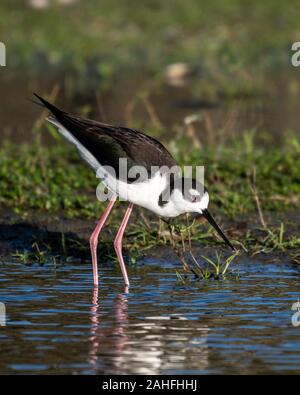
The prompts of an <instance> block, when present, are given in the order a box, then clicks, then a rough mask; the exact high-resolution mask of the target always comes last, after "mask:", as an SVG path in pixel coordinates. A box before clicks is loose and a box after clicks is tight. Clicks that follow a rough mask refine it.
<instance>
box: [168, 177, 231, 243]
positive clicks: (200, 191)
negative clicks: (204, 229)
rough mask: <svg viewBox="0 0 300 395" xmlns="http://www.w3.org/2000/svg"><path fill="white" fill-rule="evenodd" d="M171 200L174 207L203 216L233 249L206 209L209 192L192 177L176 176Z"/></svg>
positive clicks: (182, 211)
mask: <svg viewBox="0 0 300 395" xmlns="http://www.w3.org/2000/svg"><path fill="white" fill-rule="evenodd" d="M171 201H172V203H173V205H174V206H175V207H176V209H177V210H178V211H179V212H181V213H182V214H183V213H193V214H194V215H195V216H196V217H204V218H205V219H206V220H207V221H208V222H209V223H210V224H211V225H212V226H213V227H214V229H215V230H216V231H217V233H218V234H219V236H221V238H222V239H223V240H224V242H225V243H226V244H227V245H228V246H229V247H230V248H231V249H233V250H235V248H234V247H233V245H232V244H231V242H230V241H229V240H228V238H227V237H226V236H225V234H224V232H223V231H222V229H221V228H220V227H219V225H218V224H217V223H216V221H215V220H214V218H213V217H212V215H211V214H210V212H209V211H208V209H207V207H208V203H209V194H208V191H207V189H206V188H205V187H204V186H203V185H202V184H201V183H200V182H198V181H197V180H195V179H193V178H183V177H182V178H178V179H177V180H175V182H174V185H173V191H172V193H171Z"/></svg>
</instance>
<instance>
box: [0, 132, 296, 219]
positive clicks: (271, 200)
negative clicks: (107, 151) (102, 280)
mask: <svg viewBox="0 0 300 395" xmlns="http://www.w3.org/2000/svg"><path fill="white" fill-rule="evenodd" d="M252 138H253V134H246V135H245V137H244V139H243V140H242V141H240V142H231V143H230V145H228V146H224V147H219V148H217V149H215V148H214V149H210V148H206V149H205V150H200V153H199V149H198V148H197V149H194V150H192V151H191V150H190V152H189V153H188V154H182V153H184V152H186V153H187V152H188V151H187V150H186V149H185V147H184V142H183V141H178V140H177V144H178V147H177V148H176V151H177V152H178V154H177V155H175V156H176V159H177V160H178V163H180V164H182V165H204V166H205V182H206V185H207V187H208V189H209V192H210V193H211V196H212V199H211V204H212V206H214V207H215V208H216V207H217V208H218V211H219V212H220V213H223V214H225V215H226V216H229V217H231V218H234V217H235V216H236V215H238V214H247V213H250V212H254V211H256V208H257V207H256V200H255V196H253V190H252V183H253V172H254V170H255V173H256V177H255V188H256V191H257V193H258V197H259V201H260V205H261V206H262V207H263V210H264V211H278V210H282V209H284V208H289V209H292V208H295V209H296V208H297V207H298V205H299V196H300V161H299V155H300V142H299V140H298V139H297V138H296V137H290V138H289V139H286V142H285V146H283V147H282V148H281V150H278V149H276V148H274V149H273V148H263V147H255V146H254V144H252V143H250V141H251V139H252ZM189 145H191V144H190V143H189ZM172 147H173V149H174V142H173V144H172ZM172 147H171V150H172ZM199 158H201V159H199ZM98 184H99V180H98V179H97V178H96V176H95V175H94V173H93V172H92V171H91V170H90V168H89V167H88V165H86V164H84V162H83V161H82V159H81V158H80V156H79V155H78V153H77V152H76V150H75V149H74V148H73V147H71V146H69V145H68V144H66V143H65V142H64V141H62V142H61V143H57V144H56V145H55V146H53V147H50V148H46V147H41V146H37V145H33V146H31V147H29V146H27V145H21V146H16V145H14V144H9V143H7V144H5V145H4V146H3V147H1V148H0V203H2V204H4V205H6V206H9V207H13V208H14V210H15V211H16V212H17V213H22V212H24V211H26V210H29V209H42V210H46V211H48V212H50V213H51V212H57V211H59V210H64V215H65V216H67V217H94V216H95V213H96V212H99V207H100V208H101V203H99V202H98V201H97V200H96V196H95V190H96V187H97V185H98Z"/></svg>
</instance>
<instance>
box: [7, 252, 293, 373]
mask: <svg viewBox="0 0 300 395" xmlns="http://www.w3.org/2000/svg"><path fill="white" fill-rule="evenodd" d="M0 267H1V270H0V301H1V302H5V304H6V309H7V322H6V326H2V327H0V341H1V343H0V344H1V351H0V372H1V373H11V374H12V373H13V374H16V373H44V374H50V373H52V374H53V373H58V374H63V373H66V374H82V373H85V374H103V373H116V374H126V373H143V374H179V373H180V374H185V373H189V374H204V373H213V374H216V373H225V374H228V373H255V374H256V373H295V374H297V373H299V371H300V336H299V335H300V326H299V327H294V326H293V325H292V323H291V317H292V314H293V312H292V311H291V307H292V304H293V303H295V302H297V300H298V298H299V295H300V289H299V274H300V273H299V268H298V267H297V266H293V265H290V264H287V263H284V262H281V263H272V262H271V263H262V262H258V261H247V260H245V258H241V259H240V261H239V262H238V263H237V264H235V265H234V267H235V274H234V275H231V276H229V277H227V279H225V280H223V281H216V280H209V281H202V282H198V281H195V280H193V279H192V278H191V280H190V281H188V283H187V284H186V285H182V284H180V283H178V281H177V279H176V274H175V270H174V265H173V264H171V263H170V262H167V261H166V260H158V259H156V258H155V259H154V258H152V259H148V260H146V261H143V262H140V263H138V264H137V265H136V266H135V267H130V268H129V276H130V279H131V288H130V293H128V294H126V293H124V289H123V286H122V280H121V277H120V273H119V268H118V267H117V265H113V264H112V263H111V264H109V263H107V264H105V265H102V266H101V276H102V277H101V280H102V284H101V288H100V289H99V290H93V287H92V286H91V281H92V274H91V266H90V265H89V264H87V263H80V264H65V265H57V267H56V269H55V268H54V267H53V265H50V264H49V265H44V266H38V265H36V264H34V265H31V266H30V265H29V266H24V265H21V264H20V263H2V264H1V266H0Z"/></svg>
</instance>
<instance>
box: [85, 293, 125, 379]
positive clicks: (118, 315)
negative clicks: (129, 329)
mask: <svg viewBox="0 0 300 395" xmlns="http://www.w3.org/2000/svg"><path fill="white" fill-rule="evenodd" d="M127 294H128V288H127V287H125V288H124V293H123V294H118V295H117V296H116V298H115V302H114V303H115V306H114V309H113V311H114V317H110V320H107V319H106V320H105V322H104V312H103V310H102V309H101V300H100V299H99V288H98V287H94V289H93V293H92V306H91V308H90V312H91V314H90V322H91V327H90V337H89V343H90V350H89V354H88V362H89V364H90V366H91V367H92V370H94V371H95V373H96V372H97V362H98V358H99V355H100V354H103V351H104V350H103V349H104V348H105V351H106V352H107V353H110V354H111V356H112V357H113V358H112V362H113V365H114V366H113V368H119V366H118V365H119V364H118V357H119V356H120V355H122V352H123V350H124V346H125V343H126V341H127V337H126V335H125V326H126V325H127V321H128V316H127V307H128V305H127V303H128V301H127ZM111 318H114V319H113V320H111ZM102 321H103V322H102ZM108 322H109V325H106V324H107V323H108Z"/></svg>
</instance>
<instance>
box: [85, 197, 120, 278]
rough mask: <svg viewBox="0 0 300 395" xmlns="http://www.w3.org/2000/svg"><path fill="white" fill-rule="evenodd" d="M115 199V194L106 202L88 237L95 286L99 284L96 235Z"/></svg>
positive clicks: (97, 235)
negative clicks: (106, 204)
mask: <svg viewBox="0 0 300 395" xmlns="http://www.w3.org/2000/svg"><path fill="white" fill-rule="evenodd" d="M116 199H117V197H116V196H113V197H112V199H111V200H110V202H109V203H108V206H107V207H106V209H105V210H104V213H103V214H102V217H101V218H100V220H99V222H98V223H97V226H96V228H95V229H94V231H93V233H92V234H91V237H90V247H91V254H92V264H93V276H94V285H95V286H97V285H98V284H99V282H98V266H97V245H98V237H99V233H100V232H101V229H102V228H103V225H104V224H105V221H106V220H107V217H108V215H109V213H110V212H111V209H112V208H113V205H114V204H115V202H116Z"/></svg>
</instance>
